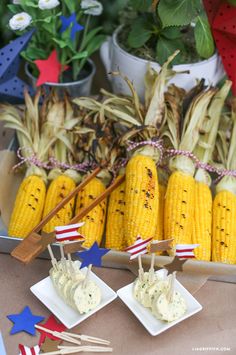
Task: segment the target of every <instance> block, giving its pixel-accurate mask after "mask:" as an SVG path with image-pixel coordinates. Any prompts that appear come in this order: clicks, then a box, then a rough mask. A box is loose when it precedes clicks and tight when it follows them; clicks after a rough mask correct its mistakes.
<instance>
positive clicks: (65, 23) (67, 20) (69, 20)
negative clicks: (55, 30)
mask: <svg viewBox="0 0 236 355" xmlns="http://www.w3.org/2000/svg"><path fill="white" fill-rule="evenodd" d="M60 19H61V22H62V26H61V32H62V33H63V32H65V31H66V30H67V28H69V27H70V26H71V24H72V27H71V31H70V39H71V40H72V41H74V39H75V35H76V32H79V31H82V30H83V29H84V26H82V25H80V24H79V23H78V22H77V21H76V13H75V12H73V14H71V15H70V17H65V16H60Z"/></svg>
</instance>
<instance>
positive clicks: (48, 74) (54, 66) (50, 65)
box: [34, 49, 68, 86]
mask: <svg viewBox="0 0 236 355" xmlns="http://www.w3.org/2000/svg"><path fill="white" fill-rule="evenodd" d="M34 63H35V64H36V66H37V68H38V70H39V73H40V74H39V77H38V80H37V86H40V85H42V84H44V83H46V82H49V83H58V82H59V77H60V74H61V72H62V71H64V70H66V69H68V67H67V66H64V67H63V66H62V65H61V63H60V62H59V61H58V59H57V52H56V50H55V49H54V51H52V53H51V54H50V56H49V57H48V59H45V60H41V59H38V60H35V61H34Z"/></svg>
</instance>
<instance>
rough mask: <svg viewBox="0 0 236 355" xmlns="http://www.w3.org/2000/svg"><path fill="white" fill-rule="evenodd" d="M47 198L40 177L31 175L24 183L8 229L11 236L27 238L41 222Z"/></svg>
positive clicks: (18, 193)
mask: <svg viewBox="0 0 236 355" xmlns="http://www.w3.org/2000/svg"><path fill="white" fill-rule="evenodd" d="M45 196H46V186H45V183H44V181H43V180H42V178H40V177H39V176H35V175H31V176H28V177H27V178H25V179H24V180H23V181H22V183H21V185H20V187H19V190H18V192H17V196H16V200H15V204H14V208H13V212H12V215H11V219H10V224H9V227H8V234H9V235H10V236H12V237H18V238H25V237H26V236H27V235H28V234H29V233H30V232H31V230H32V229H33V228H34V227H35V226H36V225H37V224H38V223H39V222H40V221H41V217H42V213H43V206H44V201H45Z"/></svg>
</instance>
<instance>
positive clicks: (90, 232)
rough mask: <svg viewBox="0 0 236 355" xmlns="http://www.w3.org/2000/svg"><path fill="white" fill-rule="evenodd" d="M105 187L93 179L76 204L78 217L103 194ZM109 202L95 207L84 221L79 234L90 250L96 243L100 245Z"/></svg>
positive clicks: (103, 202) (80, 194)
mask: <svg viewBox="0 0 236 355" xmlns="http://www.w3.org/2000/svg"><path fill="white" fill-rule="evenodd" d="M104 191H105V186H104V185H103V183H102V182H101V180H100V179H98V178H94V179H92V180H91V181H90V182H89V183H88V184H87V185H86V186H85V187H84V188H83V189H82V190H81V191H80V192H79V193H78V196H77V202H76V215H77V214H78V213H79V212H80V211H81V210H82V209H83V208H85V207H87V206H89V205H90V204H91V203H92V202H93V200H95V199H96V198H97V197H98V196H99V195H100V194H101V193H102V192H104ZM106 204H107V201H106V200H104V201H102V202H101V203H100V204H99V205H97V206H96V207H94V208H93V209H92V210H91V211H90V212H89V213H88V214H87V215H86V216H85V217H84V218H83V219H82V221H83V222H85V224H84V225H83V226H82V227H81V228H80V229H79V232H80V233H81V234H82V235H83V236H84V237H85V242H84V243H83V246H84V247H86V248H89V247H91V246H92V245H93V243H94V242H97V243H98V245H100V243H101V241H102V236H103V231H104V227H105V219H106Z"/></svg>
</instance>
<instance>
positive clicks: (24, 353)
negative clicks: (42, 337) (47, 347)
mask: <svg viewBox="0 0 236 355" xmlns="http://www.w3.org/2000/svg"><path fill="white" fill-rule="evenodd" d="M19 350H20V353H19V355H39V352H40V348H39V346H38V345H35V346H33V347H32V348H28V346H24V345H22V344H19Z"/></svg>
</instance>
